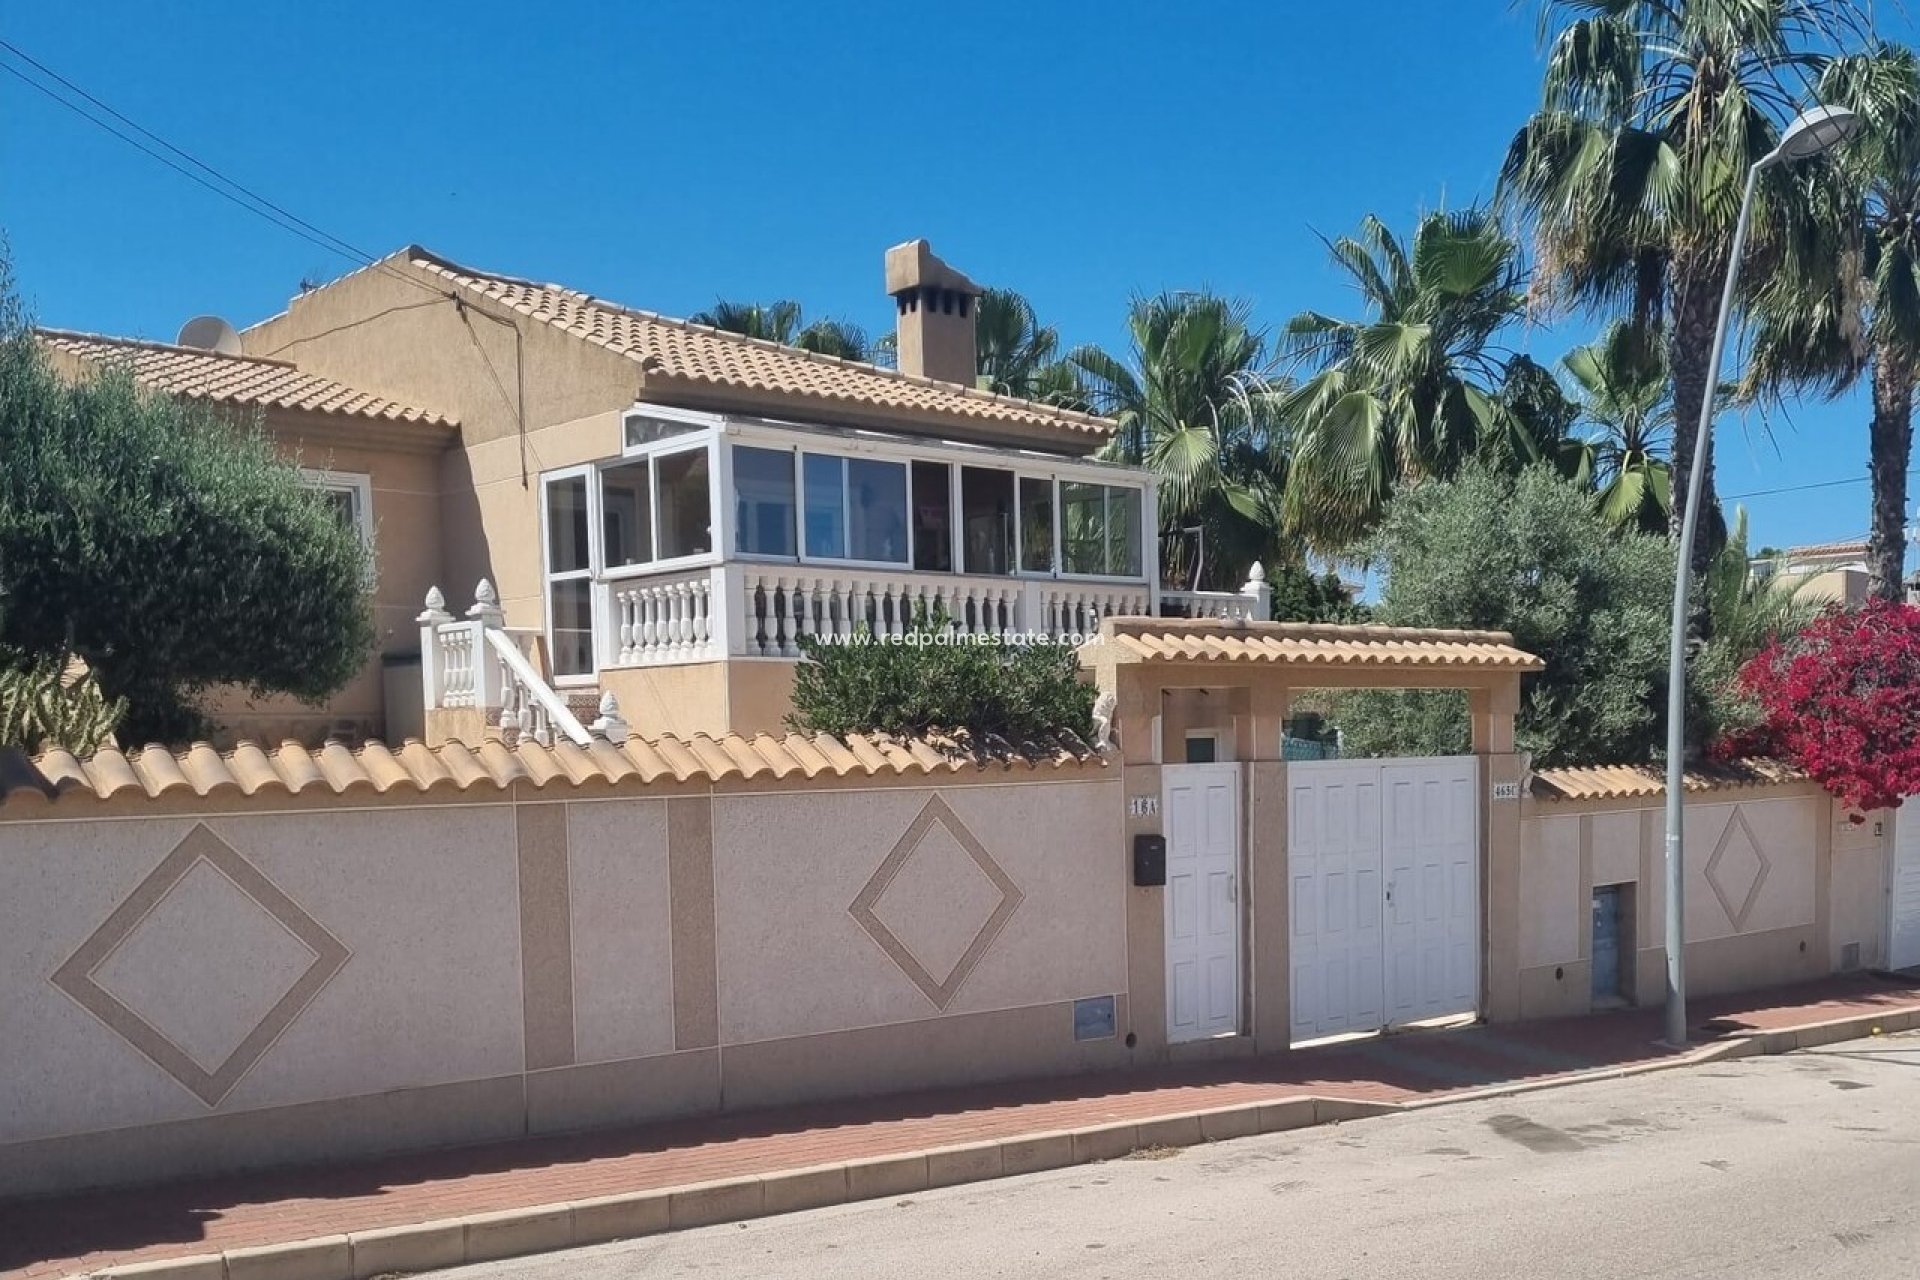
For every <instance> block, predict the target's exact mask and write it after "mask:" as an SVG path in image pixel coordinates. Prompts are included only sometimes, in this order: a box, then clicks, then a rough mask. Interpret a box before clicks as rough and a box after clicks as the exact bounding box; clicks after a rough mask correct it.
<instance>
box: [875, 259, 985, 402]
mask: <svg viewBox="0 0 1920 1280" xmlns="http://www.w3.org/2000/svg"><path fill="white" fill-rule="evenodd" d="M887 292H888V293H889V294H892V295H893V303H894V307H895V309H896V310H898V312H899V315H900V321H899V325H900V327H899V351H898V357H899V365H900V372H902V373H911V374H915V375H917V376H919V377H922V378H937V379H939V380H940V381H941V382H954V383H958V384H959V385H961V386H963V387H971V386H973V385H974V384H975V382H976V381H977V380H978V376H979V369H978V357H977V354H976V351H975V348H974V338H973V304H974V300H975V299H976V298H978V297H979V296H980V286H979V285H977V284H975V283H974V282H973V281H971V280H969V279H967V278H966V277H965V276H963V275H961V274H960V273H959V272H958V271H955V270H954V269H953V268H952V267H950V266H948V265H947V264H946V263H944V262H942V261H940V259H939V258H936V257H935V256H934V254H933V247H932V246H931V245H929V244H928V243H927V242H926V241H925V240H909V241H907V242H906V243H905V244H897V245H895V246H893V248H891V249H889V250H887Z"/></svg>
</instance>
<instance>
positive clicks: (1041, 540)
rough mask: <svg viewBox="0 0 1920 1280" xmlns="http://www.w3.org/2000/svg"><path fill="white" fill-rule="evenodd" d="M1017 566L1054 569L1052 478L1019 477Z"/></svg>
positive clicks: (1032, 569)
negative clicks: (1018, 547)
mask: <svg viewBox="0 0 1920 1280" xmlns="http://www.w3.org/2000/svg"><path fill="white" fill-rule="evenodd" d="M1020 567H1021V568H1022V569H1024V570H1026V571H1027V572H1028V573H1052V572H1053V481H1051V480H1047V479H1043V478H1041V477H1039V476H1021V477H1020Z"/></svg>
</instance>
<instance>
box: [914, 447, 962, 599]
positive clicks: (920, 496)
mask: <svg viewBox="0 0 1920 1280" xmlns="http://www.w3.org/2000/svg"><path fill="white" fill-rule="evenodd" d="M913 567H914V568H916V569H923V570H925V571H927V572H929V573H951V572H953V468H952V467H950V466H948V465H947V464H946V463H944V462H916V463H914V464H913Z"/></svg>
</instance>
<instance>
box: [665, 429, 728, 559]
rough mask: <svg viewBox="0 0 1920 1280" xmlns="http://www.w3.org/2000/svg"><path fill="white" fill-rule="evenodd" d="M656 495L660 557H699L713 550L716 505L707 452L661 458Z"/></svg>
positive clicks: (673, 454) (667, 455) (696, 451)
mask: <svg viewBox="0 0 1920 1280" xmlns="http://www.w3.org/2000/svg"><path fill="white" fill-rule="evenodd" d="M653 482H654V493H655V495H656V497H657V499H658V501H659V504H660V556H659V558H660V559H662V560H671V559H673V558H674V557H675V556H697V555H703V554H705V553H706V552H709V551H711V550H713V505H712V502H711V501H710V499H709V497H708V488H707V451H706V450H705V449H695V450H693V451H691V452H689V453H669V454H665V455H657V456H655V457H654V459H653Z"/></svg>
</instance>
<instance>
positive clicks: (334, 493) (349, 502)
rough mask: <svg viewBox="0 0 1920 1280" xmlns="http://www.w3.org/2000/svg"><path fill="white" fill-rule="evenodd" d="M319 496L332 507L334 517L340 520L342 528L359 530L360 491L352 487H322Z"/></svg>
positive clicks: (356, 531)
mask: <svg viewBox="0 0 1920 1280" xmlns="http://www.w3.org/2000/svg"><path fill="white" fill-rule="evenodd" d="M320 493H321V496H322V497H324V498H325V499H326V500H327V505H328V506H330V507H332V508H333V515H334V519H336V520H338V521H339V522H340V527H341V528H342V529H351V530H352V531H353V532H355V533H358V532H360V491H359V490H358V489H355V488H352V487H346V488H340V489H322V490H321V491H320Z"/></svg>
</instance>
